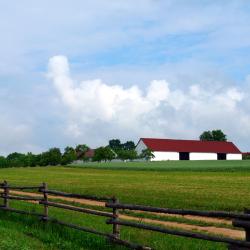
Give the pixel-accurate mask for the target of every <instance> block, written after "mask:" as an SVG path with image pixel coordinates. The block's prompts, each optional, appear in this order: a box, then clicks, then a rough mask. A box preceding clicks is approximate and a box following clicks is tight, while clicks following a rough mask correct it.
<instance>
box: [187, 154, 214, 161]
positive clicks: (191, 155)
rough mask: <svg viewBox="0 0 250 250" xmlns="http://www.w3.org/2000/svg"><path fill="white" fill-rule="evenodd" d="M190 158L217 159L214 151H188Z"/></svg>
mask: <svg viewBox="0 0 250 250" xmlns="http://www.w3.org/2000/svg"><path fill="white" fill-rule="evenodd" d="M189 158H190V160H217V154H216V153H190V155H189Z"/></svg>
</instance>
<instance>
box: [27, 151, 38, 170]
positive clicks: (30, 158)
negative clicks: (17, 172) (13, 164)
mask: <svg viewBox="0 0 250 250" xmlns="http://www.w3.org/2000/svg"><path fill="white" fill-rule="evenodd" d="M26 163H27V166H29V167H35V166H37V165H39V164H38V161H37V156H36V155H34V154H33V153H31V152H28V153H27V154H26Z"/></svg>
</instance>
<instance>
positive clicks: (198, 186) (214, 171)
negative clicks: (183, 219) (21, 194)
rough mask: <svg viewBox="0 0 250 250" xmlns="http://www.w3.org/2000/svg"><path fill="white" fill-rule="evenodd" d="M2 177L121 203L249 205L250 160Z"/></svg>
mask: <svg viewBox="0 0 250 250" xmlns="http://www.w3.org/2000/svg"><path fill="white" fill-rule="evenodd" d="M177 168H178V170H177ZM198 168H199V171H198V170H197V169H198ZM164 169H165V170H164ZM187 169H189V171H187ZM0 178H1V179H2V180H4V179H6V180H8V181H9V182H11V183H14V184H20V185H27V184H40V183H41V182H47V183H48V185H49V187H50V188H51V189H58V190H63V191H67V192H75V193H83V194H93V195H99V196H110V197H111V196H114V195H115V196H117V197H118V198H119V199H120V201H121V202H126V203H136V204H145V205H151V206H158V207H171V208H192V209H202V210H228V211H235V210H238V211H242V210H243V209H244V208H245V207H250V196H249V191H250V161H220V162H219V161H210V162H209V161H203V162H201V161H199V162H155V163H137V162H135V163H107V164H105V163H100V164H93V163H91V164H86V165H84V166H82V167H70V168H66V167H36V168H9V169H1V170H0Z"/></svg>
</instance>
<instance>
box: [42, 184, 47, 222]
mask: <svg viewBox="0 0 250 250" xmlns="http://www.w3.org/2000/svg"><path fill="white" fill-rule="evenodd" d="M47 190H48V185H47V183H45V182H44V183H43V185H42V192H43V201H44V202H45V203H44V211H43V214H44V215H43V218H42V220H43V221H47V220H48V216H49V207H48V205H47V204H46V203H47V202H48V200H49V199H48V194H47V192H46V191H47Z"/></svg>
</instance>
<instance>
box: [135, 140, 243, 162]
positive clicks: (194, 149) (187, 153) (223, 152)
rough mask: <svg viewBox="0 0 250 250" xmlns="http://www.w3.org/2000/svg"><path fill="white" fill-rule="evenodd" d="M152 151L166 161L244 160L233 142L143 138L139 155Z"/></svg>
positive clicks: (138, 145) (137, 150) (139, 146)
mask: <svg viewBox="0 0 250 250" xmlns="http://www.w3.org/2000/svg"><path fill="white" fill-rule="evenodd" d="M147 148H148V149H150V150H151V151H152V152H153V154H154V156H155V158H152V159H151V160H152V161H165V160H242V153H241V151H240V150H239V149H238V148H237V147H236V146H235V145H234V144H233V143H232V142H222V141H198V140H174V139H155V138H154V139H153V138H141V139H140V140H139V142H138V143H137V145H136V149H135V150H136V152H137V154H138V155H140V154H141V152H142V151H143V150H144V149H147Z"/></svg>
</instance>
